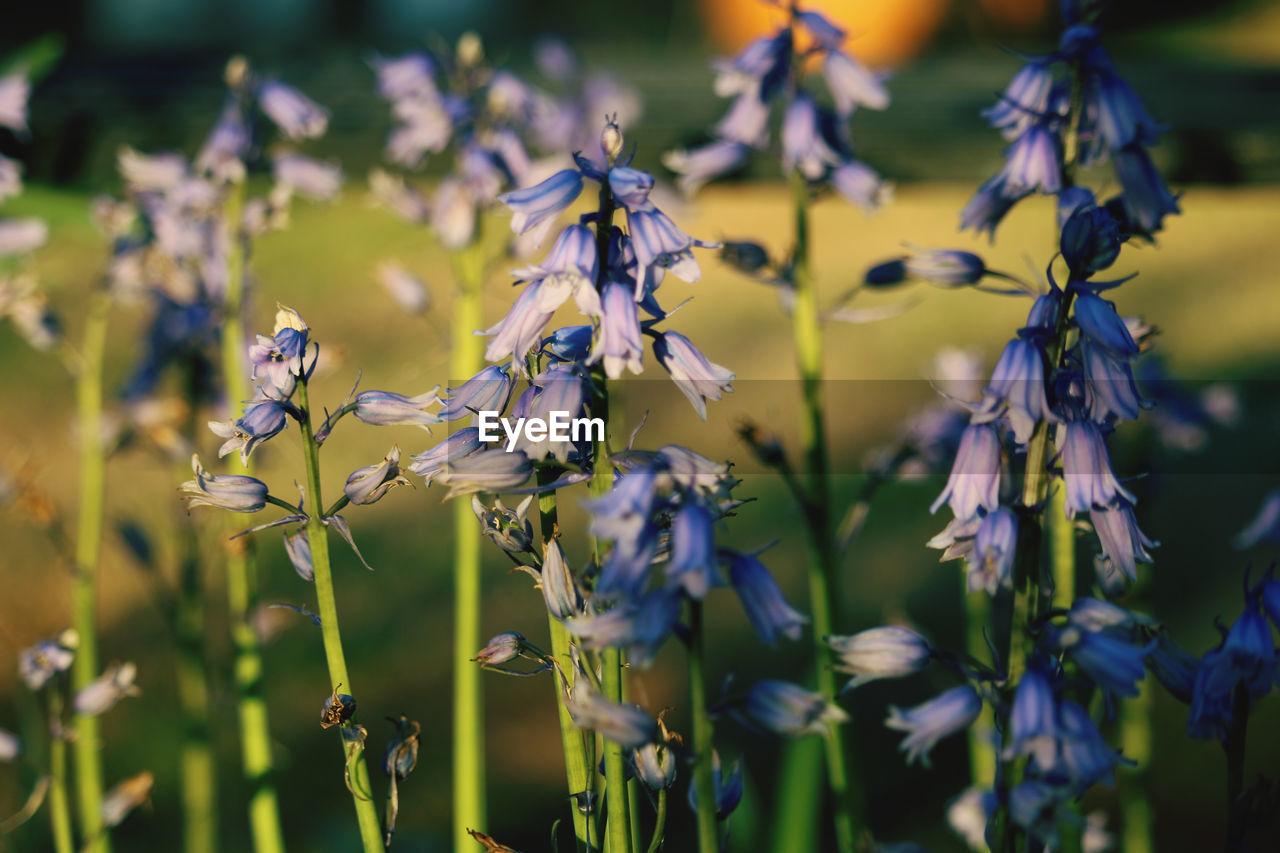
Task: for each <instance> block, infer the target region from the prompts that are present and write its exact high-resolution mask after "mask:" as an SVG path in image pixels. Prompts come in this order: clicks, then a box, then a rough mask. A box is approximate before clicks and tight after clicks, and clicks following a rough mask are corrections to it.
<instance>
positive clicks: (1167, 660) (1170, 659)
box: [1147, 631, 1200, 704]
mask: <svg viewBox="0 0 1280 853" xmlns="http://www.w3.org/2000/svg"><path fill="white" fill-rule="evenodd" d="M1147 669H1149V670H1151V674H1152V675H1154V676H1155V677H1156V680H1157V681H1159V682H1160V683H1161V684H1163V685H1164V688H1165V689H1166V690H1168V691H1169V693H1170V694H1172V695H1173V697H1174V698H1175V699H1177V700H1178V701H1180V702H1186V703H1188V704H1190V703H1191V697H1192V694H1193V693H1194V692H1195V686H1196V676H1197V674H1198V672H1199V669H1200V660H1199V659H1198V658H1197V657H1195V655H1192V654H1191V653H1189V652H1187V651H1185V650H1184V649H1183V648H1182V647H1180V646H1179V645H1178V644H1177V643H1175V642H1174V641H1173V639H1172V638H1171V637H1170V636H1169V633H1168V632H1167V631H1161V632H1160V633H1159V634H1157V635H1156V640H1155V644H1154V646H1153V647H1152V649H1151V653H1150V654H1149V655H1147Z"/></svg>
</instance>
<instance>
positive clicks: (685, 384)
mask: <svg viewBox="0 0 1280 853" xmlns="http://www.w3.org/2000/svg"><path fill="white" fill-rule="evenodd" d="M653 354H654V355H655V356H657V358H658V361H659V362H660V363H661V364H662V366H663V367H665V368H666V369H667V372H668V373H670V374H671V378H672V379H673V380H675V383H676V387H678V388H679V389H680V391H681V393H683V394H684V396H685V397H686V398H688V400H689V402H690V403H692V404H693V408H694V411H696V412H697V413H698V417H700V418H702V419H703V420H706V419H707V400H719V399H720V398H721V396H722V395H723V394H724V393H726V392H729V391H732V390H733V386H732V384H731V383H732V382H733V372H732V371H730V370H729V369H727V368H724V367H721V366H720V365H718V364H715V363H713V362H712V361H711V360H710V359H708V358H707V357H706V356H705V355H703V354H702V351H701V350H699V349H698V348H697V347H695V346H694V345H693V342H692V341H690V340H689V339H688V338H686V337H685V336H684V335H682V334H680V333H679V332H662V333H658V334H657V335H656V336H655V337H654V340H653Z"/></svg>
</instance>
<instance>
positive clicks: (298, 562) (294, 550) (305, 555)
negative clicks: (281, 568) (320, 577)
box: [284, 528, 316, 581]
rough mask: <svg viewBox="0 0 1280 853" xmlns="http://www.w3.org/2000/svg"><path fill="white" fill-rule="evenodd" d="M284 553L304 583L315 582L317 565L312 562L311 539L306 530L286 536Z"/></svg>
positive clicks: (302, 529)
mask: <svg viewBox="0 0 1280 853" xmlns="http://www.w3.org/2000/svg"><path fill="white" fill-rule="evenodd" d="M284 552H285V554H287V555H288V557H289V562H290V563H292V564H293V570H294V571H295V572H297V573H298V577H300V578H302V579H303V580H304V581H314V580H315V578H316V571H315V565H314V564H313V563H312V561H311V539H310V538H309V537H308V536H307V530H306V528H299V529H298V530H295V531H294V532H292V533H285V534H284Z"/></svg>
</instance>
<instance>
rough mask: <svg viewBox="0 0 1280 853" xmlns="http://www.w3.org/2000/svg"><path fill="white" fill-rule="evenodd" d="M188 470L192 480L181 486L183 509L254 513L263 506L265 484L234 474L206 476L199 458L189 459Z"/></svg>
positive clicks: (208, 474)
mask: <svg viewBox="0 0 1280 853" xmlns="http://www.w3.org/2000/svg"><path fill="white" fill-rule="evenodd" d="M191 470H193V471H194V472H195V475H196V477H195V479H194V480H188V481H187V482H185V483H183V484H182V486H181V490H182V495H181V497H182V498H183V500H186V501H189V503H188V504H187V506H189V507H193V506H213V507H218V508H219V509H229V510H231V511H232V512H257V511H258V510H260V509H262V508H263V507H264V506H266V505H267V484H266V483H264V482H262V481H261V480H258V479H255V478H254V477H245V476H241V475H237V474H221V475H214V474H210V473H209V472H208V471H206V470H205V469H204V466H203V465H201V464H200V457H199V456H198V455H193V456H192V457H191Z"/></svg>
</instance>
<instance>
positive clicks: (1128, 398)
mask: <svg viewBox="0 0 1280 853" xmlns="http://www.w3.org/2000/svg"><path fill="white" fill-rule="evenodd" d="M1080 362H1081V364H1082V365H1083V366H1084V376H1085V380H1086V382H1087V383H1088V386H1087V390H1088V392H1089V393H1088V395H1087V401H1086V402H1087V403H1088V406H1089V417H1090V418H1092V419H1093V420H1095V421H1098V422H1105V421H1106V420H1107V419H1108V418H1114V419H1116V420H1130V421H1135V420H1137V419H1138V415H1139V414H1140V413H1141V410H1142V409H1143V408H1146V407H1147V406H1148V405H1149V404H1148V403H1147V401H1146V400H1144V399H1143V398H1142V395H1141V394H1139V393H1138V385H1137V383H1136V382H1135V381H1134V379H1133V368H1132V367H1131V366H1130V359H1128V358H1125V357H1117V356H1116V355H1114V354H1113V353H1112V352H1111V351H1110V350H1108V349H1106V348H1105V347H1101V346H1098V345H1097V344H1095V343H1093V341H1092V340H1090V339H1085V340H1083V341H1081V342H1080Z"/></svg>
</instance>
